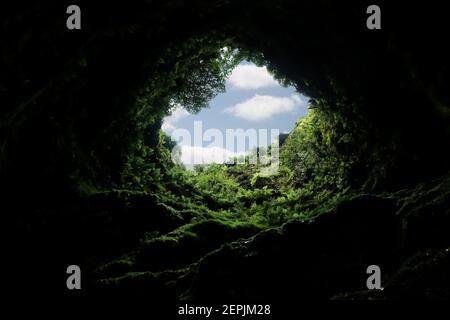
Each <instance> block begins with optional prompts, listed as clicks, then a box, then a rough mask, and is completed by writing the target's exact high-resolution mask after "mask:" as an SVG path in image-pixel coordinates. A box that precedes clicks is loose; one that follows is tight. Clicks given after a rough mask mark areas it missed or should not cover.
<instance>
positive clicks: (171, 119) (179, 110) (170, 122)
mask: <svg viewBox="0 0 450 320" xmlns="http://www.w3.org/2000/svg"><path fill="white" fill-rule="evenodd" d="M188 115H189V112H187V111H186V109H184V108H183V107H181V106H176V107H175V109H174V111H173V112H172V114H171V115H170V116H168V117H166V118H164V122H163V124H162V126H161V129H162V130H163V131H164V132H166V133H168V134H170V133H172V132H173V131H174V130H175V129H176V128H177V127H176V126H175V124H176V123H177V122H178V121H179V120H180V119H182V118H184V117H186V116H188Z"/></svg>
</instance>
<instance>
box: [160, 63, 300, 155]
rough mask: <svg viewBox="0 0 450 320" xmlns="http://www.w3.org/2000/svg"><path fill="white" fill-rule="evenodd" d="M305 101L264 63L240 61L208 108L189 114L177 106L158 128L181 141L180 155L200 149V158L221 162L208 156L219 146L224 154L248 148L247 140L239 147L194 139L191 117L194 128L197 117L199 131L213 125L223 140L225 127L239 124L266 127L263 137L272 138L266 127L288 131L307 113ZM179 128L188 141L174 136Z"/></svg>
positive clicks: (241, 126) (249, 127)
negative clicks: (284, 85)
mask: <svg viewBox="0 0 450 320" xmlns="http://www.w3.org/2000/svg"><path fill="white" fill-rule="evenodd" d="M307 104H308V99H307V97H305V96H303V95H301V94H299V93H297V92H296V90H295V88H294V87H287V88H285V87H282V86H281V85H280V84H279V83H278V82H277V81H275V80H274V79H273V77H272V76H271V75H270V73H269V72H268V71H267V69H266V67H257V66H256V65H254V64H252V63H249V62H243V63H241V64H239V65H238V66H237V67H236V68H235V69H234V70H233V72H232V73H231V75H230V77H229V78H228V79H227V82H226V91H225V92H224V93H221V94H219V95H217V96H216V97H215V98H214V99H213V100H211V101H210V106H209V108H205V109H203V110H202V111H200V112H199V113H198V114H189V113H188V112H187V111H186V110H184V109H183V108H182V107H181V106H179V107H178V108H176V109H175V110H174V111H173V112H172V115H171V116H168V117H166V118H165V119H164V122H163V126H162V129H163V130H164V131H165V132H166V133H168V134H169V135H171V136H173V137H174V138H175V139H176V140H178V142H179V144H180V145H182V150H183V155H186V154H187V153H189V152H191V151H192V148H195V150H196V151H193V152H202V153H203V155H204V156H203V158H204V162H207V163H208V162H221V161H217V160H216V161H214V160H212V159H211V157H212V156H213V155H214V154H215V155H217V154H218V153H220V151H221V150H219V149H224V150H223V152H225V153H227V155H231V153H233V152H234V153H238V154H241V153H242V152H244V151H248V150H249V149H251V147H252V146H251V145H250V144H251V143H247V145H246V147H245V150H243V149H242V147H241V148H239V147H238V146H237V144H236V145H235V146H234V148H231V147H230V146H228V144H227V143H226V142H225V141H224V142H223V145H222V144H221V143H219V144H217V143H216V141H215V140H217V139H214V141H215V142H214V143H213V145H212V144H211V141H213V140H211V141H210V142H208V139H206V140H205V139H201V140H198V139H197V141H194V134H195V133H194V123H195V121H197V128H199V122H198V121H201V127H202V133H205V132H206V131H207V130H208V129H216V130H215V131H214V132H216V133H217V130H218V131H220V132H221V133H222V134H223V140H225V137H226V130H227V129H239V128H240V129H243V130H248V129H255V130H257V132H258V134H261V132H264V131H261V130H260V129H266V130H267V132H268V133H267V141H270V140H272V139H271V138H270V132H271V131H270V130H271V129H276V130H279V132H280V133H281V132H289V131H291V130H292V129H293V128H294V126H295V123H296V121H297V119H298V118H299V117H302V116H305V115H306V114H307V112H308V108H307ZM181 129H184V131H183V130H181ZM180 132H184V134H187V132H189V134H190V135H191V141H190V142H189V141H188V139H185V140H186V141H183V140H180V139H177V136H179V135H180V134H179V133H180ZM198 132H199V131H197V133H198ZM210 132H212V131H211V130H210ZM272 132H273V133H274V132H276V131H272ZM197 137H198V135H197ZM271 142H272V141H271ZM258 143H259V145H260V146H261V145H267V142H264V141H263V140H260V142H258ZM190 149H191V150H190ZM231 149H234V150H231ZM183 158H185V157H182V159H183ZM184 160H185V159H184ZM182 161H183V160H182ZM183 162H186V161H183Z"/></svg>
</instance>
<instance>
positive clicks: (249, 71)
mask: <svg viewBox="0 0 450 320" xmlns="http://www.w3.org/2000/svg"><path fill="white" fill-rule="evenodd" d="M228 82H229V83H230V84H231V86H233V87H235V88H238V89H258V88H264V87H275V86H279V84H278V82H277V81H276V80H275V79H274V78H273V77H272V75H271V74H270V73H269V72H268V71H267V68H266V67H265V66H264V67H258V66H256V65H254V64H240V65H238V66H237V67H236V68H235V69H234V70H233V72H232V73H231V75H230V77H229V78H228Z"/></svg>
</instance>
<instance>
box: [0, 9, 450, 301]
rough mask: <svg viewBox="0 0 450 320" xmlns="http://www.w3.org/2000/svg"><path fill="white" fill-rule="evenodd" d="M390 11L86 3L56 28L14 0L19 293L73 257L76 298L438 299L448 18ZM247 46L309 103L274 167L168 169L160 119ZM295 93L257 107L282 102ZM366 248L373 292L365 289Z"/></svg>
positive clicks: (238, 112)
mask: <svg viewBox="0 0 450 320" xmlns="http://www.w3.org/2000/svg"><path fill="white" fill-rule="evenodd" d="M388 8H390V11H389V12H390V14H387V15H386V19H385V20H383V21H386V26H387V27H386V29H383V28H382V29H381V30H376V31H374V32H371V31H368V30H367V29H366V28H365V25H364V23H361V21H362V18H361V16H360V13H361V12H363V13H364V12H365V7H364V5H362V4H361V5H357V6H351V8H350V7H349V6H344V5H341V4H339V5H338V4H334V3H332V2H331V1H321V2H317V1H304V2H301V3H298V2H297V1H290V0H287V1H280V2H279V3H278V4H277V5H273V3H272V2H270V1H251V0H250V1H210V2H208V3H204V2H202V1H199V2H195V3H190V4H187V3H185V2H183V1H164V2H163V1H161V2H160V1H150V2H145V3H144V2H142V3H141V4H140V5H136V6H129V7H126V8H124V7H122V6H116V5H114V4H111V5H110V6H108V7H106V8H104V7H101V6H98V5H96V4H86V6H84V7H83V8H82V10H87V12H89V15H90V16H91V17H93V16H96V17H97V18H98V19H93V20H88V21H89V22H88V23H87V25H85V26H83V28H82V29H81V31H80V32H79V33H69V34H67V30H64V28H59V26H60V25H61V18H55V17H54V15H53V14H54V12H56V11H57V8H55V7H53V5H51V4H47V5H43V6H36V7H30V8H29V10H25V11H22V10H20V9H17V10H13V11H11V12H10V15H11V18H9V19H7V20H5V23H4V28H6V31H8V32H7V34H8V35H9V36H8V37H6V38H5V39H3V40H2V41H3V43H4V44H5V45H4V48H5V54H4V55H3V56H2V58H1V63H2V65H3V66H5V68H4V70H6V71H5V73H2V75H1V78H0V80H1V83H0V84H1V87H0V89H1V91H0V93H1V98H2V106H5V107H4V109H2V111H1V112H2V121H1V123H0V124H1V127H0V128H1V132H2V133H5V134H2V140H1V154H0V155H1V158H0V160H1V168H0V174H1V192H2V194H3V196H4V199H5V200H4V203H3V204H2V206H3V208H5V211H3V210H2V212H7V215H8V216H9V217H10V218H11V219H12V220H13V222H12V223H11V225H12V226H13V229H14V235H13V236H11V239H12V241H11V242H12V243H13V244H14V246H13V251H14V252H13V253H12V254H11V256H10V258H11V259H10V260H11V261H15V262H16V263H15V264H14V266H13V269H14V272H15V274H17V275H18V276H17V277H16V279H17V282H16V285H15V287H16V288H17V290H18V291H21V290H22V289H23V288H28V289H30V288H29V286H30V283H33V284H34V285H33V288H31V289H36V290H40V288H42V287H46V288H48V289H49V290H55V291H58V290H59V288H61V284H60V281H61V277H60V276H55V274H58V275H60V273H59V270H60V269H61V268H62V267H65V266H66V265H69V264H71V263H73V261H75V262H76V263H77V264H79V265H80V266H81V269H82V270H86V274H87V278H86V280H85V281H86V282H85V287H86V290H87V291H88V292H105V291H109V290H112V291H114V292H127V293H128V292H135V293H136V292H137V293H140V294H143V295H146V296H149V297H153V298H155V299H168V300H170V299H200V300H201V299H207V298H211V299H215V300H216V301H219V300H220V299H244V300H245V299H258V298H261V299H278V298H280V297H282V298H288V297H289V295H290V292H292V289H295V291H296V292H297V294H298V297H300V298H318V299H330V298H332V297H334V298H335V297H337V298H346V297H347V298H348V297H350V298H352V297H356V298H358V299H370V298H373V297H375V298H377V297H381V298H387V299H390V298H393V299H395V298H397V297H403V296H408V295H409V296H413V297H425V298H426V297H429V296H432V297H436V296H438V295H439V294H441V293H442V292H443V293H444V294H447V295H448V277H446V275H447V273H448V270H449V268H446V266H448V244H449V241H448V234H447V231H448V226H449V219H448V217H449V214H448V213H449V211H448V208H449V207H450V206H449V200H448V199H449V192H450V191H449V190H450V188H449V181H450V179H449V176H448V169H449V168H448V164H449V163H450V161H449V160H450V159H449V155H448V154H447V150H449V149H450V139H449V136H450V131H449V129H448V128H449V127H450V126H449V117H448V114H449V111H448V110H449V108H448V92H447V88H448V85H449V78H450V77H449V76H448V56H450V55H449V54H448V48H446V47H445V43H444V42H445V41H443V39H445V34H446V33H445V30H446V29H445V28H444V27H443V28H442V29H439V28H435V27H436V24H439V21H440V20H439V19H433V21H434V23H431V24H429V25H426V26H425V27H423V28H425V29H426V30H422V29H420V30H416V28H414V27H412V28H413V29H414V31H417V32H411V30H409V29H408V30H406V29H405V28H404V27H403V26H404V25H406V24H403V23H402V22H405V21H399V22H395V21H394V20H393V19H392V16H394V14H395V13H398V12H400V11H401V10H400V9H399V8H397V7H395V6H393V5H392V6H390V7H388ZM408 10H409V11H411V15H412V14H413V13H414V12H420V13H422V9H419V8H416V9H414V8H412V7H410V8H408ZM414 10H417V11H414ZM36 13H37V14H36ZM100 13H101V14H100ZM411 15H410V16H411ZM299 16H300V17H301V19H300V18H299ZM403 16H406V15H403ZM422 16H423V15H422ZM37 17H38V18H37ZM42 18H46V19H44V21H45V23H44V24H40V23H38V22H39V21H42ZM38 20H39V21H38ZM24 21H27V23H30V25H27V24H24ZM32 22H35V23H32ZM269 22H270V23H269ZM33 25H35V26H36V27H35V28H34V27H30V26H33ZM412 34H414V37H413V36H412ZM425 35H426V36H425ZM416 37H419V38H420V39H421V42H420V43H418V42H417V41H416V40H417V38H416ZM224 47H230V48H239V52H238V54H237V57H236V56H229V57H228V58H227V59H223V55H226V54H227V52H228V54H229V53H231V52H233V50H228V51H227V52H224V50H223V48H224ZM429 48H433V49H434V50H429ZM430 52H432V53H430ZM244 59H246V60H248V61H251V62H254V63H255V64H256V66H257V67H258V68H262V67H263V66H265V67H266V68H267V70H269V71H270V73H271V74H273V75H274V78H275V80H278V81H281V82H282V83H284V84H288V85H292V86H293V88H294V89H295V92H297V93H298V94H302V95H304V96H305V97H308V99H309V101H308V104H309V105H310V110H309V112H308V114H307V115H306V114H305V117H303V118H302V119H301V120H299V121H298V122H297V123H296V125H295V127H294V128H292V130H291V131H290V133H289V135H288V136H287V138H286V139H285V141H284V142H283V143H282V145H281V146H280V148H279V150H278V153H279V158H280V161H279V163H278V165H279V166H278V170H277V172H276V174H267V172H263V171H262V170H261V169H262V168H263V167H264V166H262V165H259V164H258V163H257V165H256V166H250V165H248V163H247V162H246V161H244V162H243V163H238V164H237V165H233V166H227V165H213V164H212V165H208V166H202V167H199V169H198V170H197V171H195V172H192V171H189V170H185V169H184V168H182V167H180V166H177V165H175V164H174V162H173V161H172V159H173V152H172V150H173V148H174V147H175V144H174V142H173V141H172V139H171V138H170V136H169V135H168V134H167V132H166V133H164V128H165V129H166V130H167V128H169V127H170V126H169V125H168V123H167V121H164V119H165V117H168V116H169V115H170V113H171V112H175V111H173V108H174V106H177V105H181V106H183V107H184V108H185V109H186V110H188V111H191V112H193V113H195V112H199V111H201V110H204V108H205V107H206V106H207V104H208V103H209V101H210V100H211V99H212V98H213V97H214V96H216V95H217V94H218V93H219V92H221V91H222V90H223V89H224V86H225V84H226V79H227V76H228V75H229V74H231V73H232V71H233V70H234V69H235V68H236V67H237V66H238V65H239V63H241V62H242V61H243V60H244ZM244 65H245V64H244ZM241 69H242V67H241ZM244 69H245V68H244ZM257 70H260V69H257ZM258 72H259V71H258ZM241 80H242V79H241ZM266 80H267V79H266ZM272 80H273V79H272ZM268 81H269V82H270V80H268ZM240 84H241V85H243V86H245V85H247V86H248V85H249V84H248V83H246V82H245V81H243V82H242V81H241V82H240ZM250 85H251V84H250ZM295 92H291V93H292V95H290V96H288V97H287V99H282V100H281V102H280V101H279V100H276V99H275V100H274V99H269V100H270V102H273V103H274V102H276V103H278V105H281V107H280V108H281V109H283V110H290V108H291V105H292V104H294V105H295V103H298V101H299V99H300V100H301V98H298V97H297V96H294V95H293V94H297V93H295ZM261 96H264V95H262V94H261V95H260V96H259V98H257V99H255V100H256V102H255V101H251V102H252V103H253V104H249V103H247V104H246V105H244V104H243V101H237V102H236V103H234V104H230V105H227V106H226V107H229V109H228V110H227V111H226V112H225V113H224V114H221V116H222V118H220V116H217V115H216V117H219V118H220V119H219V121H222V120H223V121H224V120H225V116H237V117H239V116H246V117H253V119H262V118H264V117H265V116H267V114H270V113H271V112H272V114H273V110H274V109H271V108H269V107H267V108H265V109H267V110H269V111H270V112H269V111H268V113H267V114H264V115H261V114H257V113H256V112H255V110H256V109H255V108H253V107H248V106H249V105H250V106H253V105H254V104H258V103H263V102H264V103H267V100H268V99H266V100H265V101H263V100H264V99H261ZM272 98H273V97H272ZM284 98H286V97H284ZM172 116H173V113H172ZM292 118H294V117H293V116H292ZM166 119H167V118H166ZM292 120H296V119H292ZM161 128H162V129H163V130H161ZM212 136H214V135H213V134H210V138H212ZM210 140H211V139H208V142H209V141H210ZM268 149H269V148H268ZM270 153H271V155H272V154H273V153H274V150H273V149H271V150H270ZM244 160H245V156H244ZM446 250H447V251H446ZM446 252H447V253H446ZM33 261H43V263H42V265H41V266H40V267H39V266H38V267H37V268H38V270H39V273H41V274H43V275H45V276H42V278H41V279H33V280H32V281H30V279H29V278H28V277H26V274H27V271H28V270H27V268H28V267H27V266H29V265H30V264H32V262H33ZM373 261H375V262H376V263H377V264H379V265H380V266H381V267H382V270H383V272H386V275H387V277H388V278H389V282H388V283H387V285H388V287H390V288H391V289H390V290H386V292H385V293H381V292H365V291H364V290H365V288H364V287H361V286H364V283H365V280H364V279H361V274H362V273H364V270H365V268H366V267H367V266H368V265H371V264H373ZM411 261H412V262H413V263H414V264H415V265H418V266H420V268H419V269H420V270H419V269H414V268H411ZM329 266H334V267H333V268H331V269H330V267H329ZM418 270H419V271H418ZM429 270H433V272H434V273H433V272H429ZM445 270H447V273H446V272H445ZM406 274H413V276H412V280H411V285H410V286H409V283H408V285H407V286H408V288H407V289H409V288H410V287H411V288H412V289H413V290H410V291H409V292H408V290H405V289H404V287H402V285H403V284H404V283H405V281H404V280H405V278H404V277H405V275H406ZM336 275H337V276H336ZM324 279H325V280H324ZM417 279H427V281H419V282H420V283H419V282H414V281H415V280H417ZM436 279H437V280H436ZM361 283H362V285H361ZM417 283H418V284H417ZM416 284H417V286H415V285H416ZM62 287H63V286H62ZM362 290H363V291H364V292H362Z"/></svg>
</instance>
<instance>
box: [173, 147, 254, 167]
mask: <svg viewBox="0 0 450 320" xmlns="http://www.w3.org/2000/svg"><path fill="white" fill-rule="evenodd" d="M245 154H246V153H245V152H233V151H230V150H228V149H225V148H221V147H200V146H189V145H182V146H181V158H180V161H181V162H182V163H183V164H185V165H193V164H208V163H225V162H227V161H228V160H230V159H232V158H234V157H239V156H243V155H245Z"/></svg>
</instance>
